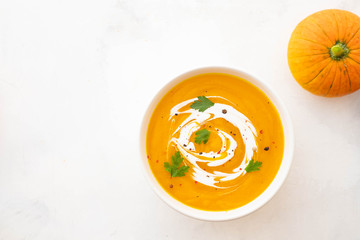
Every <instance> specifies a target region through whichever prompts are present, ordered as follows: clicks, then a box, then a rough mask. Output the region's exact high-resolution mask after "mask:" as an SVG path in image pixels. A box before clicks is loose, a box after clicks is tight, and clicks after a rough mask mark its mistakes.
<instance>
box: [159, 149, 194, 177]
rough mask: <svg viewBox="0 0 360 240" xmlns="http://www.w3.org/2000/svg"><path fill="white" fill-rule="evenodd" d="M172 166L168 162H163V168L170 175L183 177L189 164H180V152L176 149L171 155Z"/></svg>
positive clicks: (181, 158) (181, 159)
mask: <svg viewBox="0 0 360 240" xmlns="http://www.w3.org/2000/svg"><path fill="white" fill-rule="evenodd" d="M171 160H172V166H171V165H170V163H169V162H164V167H165V170H166V171H168V172H169V173H170V174H171V177H183V176H185V173H186V172H187V171H189V166H181V167H180V164H181V163H182V161H183V160H184V158H183V157H182V156H181V154H180V152H179V151H177V152H175V154H174V155H173V156H171Z"/></svg>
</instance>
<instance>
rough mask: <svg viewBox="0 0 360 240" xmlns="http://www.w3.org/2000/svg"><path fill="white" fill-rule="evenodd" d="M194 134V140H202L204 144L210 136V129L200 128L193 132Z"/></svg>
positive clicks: (198, 141) (199, 141)
mask: <svg viewBox="0 0 360 240" xmlns="http://www.w3.org/2000/svg"><path fill="white" fill-rule="evenodd" d="M195 135H196V137H195V142H196V143H197V144H201V143H202V142H203V143H204V144H206V143H207V142H208V140H209V137H210V131H209V130H207V129H205V128H204V129H201V130H199V131H197V132H196V133H195Z"/></svg>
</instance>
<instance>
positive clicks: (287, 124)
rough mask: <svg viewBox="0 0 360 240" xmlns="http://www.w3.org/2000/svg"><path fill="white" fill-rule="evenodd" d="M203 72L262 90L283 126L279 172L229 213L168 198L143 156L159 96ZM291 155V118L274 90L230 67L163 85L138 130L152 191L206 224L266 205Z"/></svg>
mask: <svg viewBox="0 0 360 240" xmlns="http://www.w3.org/2000/svg"><path fill="white" fill-rule="evenodd" d="M203 73H226V74H231V75H234V76H238V77H240V78H243V79H245V80H247V81H248V82H250V83H252V84H253V85H255V86H257V87H258V88H259V89H261V90H262V91H263V92H264V93H265V94H266V95H267V96H268V98H269V99H270V100H271V102H272V103H273V104H274V105H275V107H276V109H277V111H278V112H279V115H280V118H281V122H282V124H283V129H284V135H285V147H284V155H283V159H282V162H281V165H280V169H279V171H278V173H277V174H276V176H275V178H274V180H273V181H272V182H271V184H270V185H269V187H268V188H267V189H266V190H265V191H264V192H263V193H262V194H261V195H260V196H258V197H257V198H256V199H254V200H253V201H251V202H250V203H248V204H246V205H244V206H242V207H239V208H236V209H233V210H228V211H204V210H199V209H195V208H192V207H189V206H187V205H185V204H183V203H181V202H179V201H178V200H176V199H174V198H173V197H171V196H170V195H169V194H168V193H167V192H166V191H165V190H164V189H163V188H162V187H161V186H160V185H159V183H158V182H157V180H156V179H155V177H154V175H153V174H152V172H151V169H150V166H149V162H148V160H147V154H146V133H147V128H148V124H149V121H150V117H151V115H152V112H153V111H154V109H155V107H156V105H157V104H158V102H159V101H160V100H161V99H162V97H163V96H164V95H165V94H166V93H167V92H169V91H170V89H171V88H173V87H174V86H175V85H177V84H178V83H180V82H182V81H184V80H185V79H188V78H190V77H192V76H196V75H198V74H203ZM293 152H294V132H293V127H292V123H291V119H290V116H289V114H288V112H287V110H286V108H285V106H284V104H283V102H282V101H281V100H280V98H279V97H278V95H277V94H275V93H274V91H273V90H271V89H270V87H269V86H267V85H266V84H265V83H263V82H262V81H260V80H258V79H257V78H255V77H253V76H251V75H249V74H247V73H245V72H243V71H239V70H235V69H231V68H225V67H205V68H199V69H195V70H192V71H189V72H186V73H184V74H182V75H180V76H178V77H176V78H175V79H173V80H171V81H170V82H169V83H168V84H166V85H165V86H164V87H163V88H162V89H160V91H159V92H158V94H157V95H156V96H155V97H154V99H153V100H152V101H151V103H150V105H149V107H148V109H147V111H146V113H145V116H144V119H143V122H142V126H141V130H140V154H141V161H142V165H143V166H144V170H145V175H146V177H147V180H148V181H149V183H150V185H151V187H152V189H153V190H154V191H155V192H156V194H157V195H158V196H159V197H160V198H161V199H162V200H163V201H164V202H166V203H167V204H168V205H169V206H170V207H172V208H174V209H175V210H177V211H179V212H180V213H183V214H185V215H187V216H190V217H193V218H196V219H200V220H207V221H226V220H231V219H235V218H239V217H243V216H245V215H247V214H249V213H251V212H254V211H255V210H257V209H259V208H260V207H262V206H263V205H264V204H265V203H267V202H268V201H269V200H270V199H271V198H272V197H273V196H274V195H275V193H276V192H277V191H278V190H279V189H280V187H281V185H282V184H283V182H284V180H285V178H286V176H287V174H288V172H289V169H290V165H291V161H292V157H293Z"/></svg>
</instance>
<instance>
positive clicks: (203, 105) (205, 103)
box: [190, 96, 214, 112]
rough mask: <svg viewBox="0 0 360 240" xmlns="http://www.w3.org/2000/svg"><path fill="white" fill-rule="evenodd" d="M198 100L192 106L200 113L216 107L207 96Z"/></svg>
mask: <svg viewBox="0 0 360 240" xmlns="http://www.w3.org/2000/svg"><path fill="white" fill-rule="evenodd" d="M198 99H199V100H196V101H195V102H194V103H193V104H191V105H190V107H191V108H192V109H195V110H199V112H204V111H205V110H206V109H208V108H209V107H212V106H214V103H213V102H212V101H210V100H209V99H208V98H207V97H205V96H201V97H198Z"/></svg>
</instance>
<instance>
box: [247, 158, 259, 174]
mask: <svg viewBox="0 0 360 240" xmlns="http://www.w3.org/2000/svg"><path fill="white" fill-rule="evenodd" d="M261 165H262V162H259V161H256V162H254V159H251V160H250V162H249V164H248V165H247V167H246V168H245V171H246V172H248V173H249V172H254V171H259V170H260V168H259V167H261Z"/></svg>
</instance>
